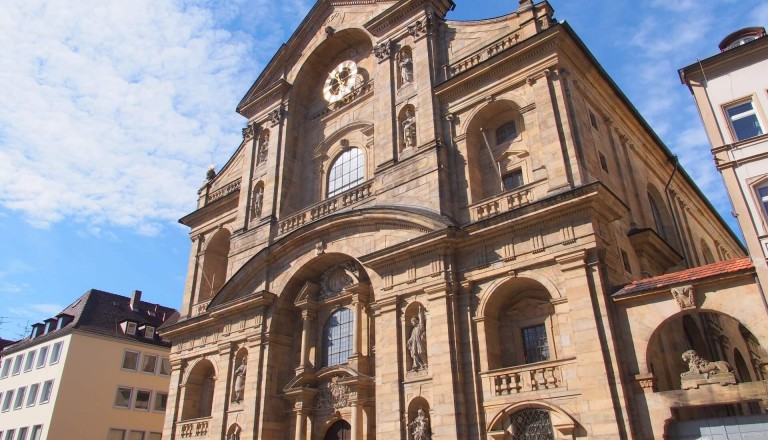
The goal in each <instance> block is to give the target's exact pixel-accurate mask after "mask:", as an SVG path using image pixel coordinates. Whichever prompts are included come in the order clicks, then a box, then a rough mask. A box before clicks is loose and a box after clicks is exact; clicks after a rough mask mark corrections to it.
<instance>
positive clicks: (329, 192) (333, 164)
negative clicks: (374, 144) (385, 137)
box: [325, 146, 368, 199]
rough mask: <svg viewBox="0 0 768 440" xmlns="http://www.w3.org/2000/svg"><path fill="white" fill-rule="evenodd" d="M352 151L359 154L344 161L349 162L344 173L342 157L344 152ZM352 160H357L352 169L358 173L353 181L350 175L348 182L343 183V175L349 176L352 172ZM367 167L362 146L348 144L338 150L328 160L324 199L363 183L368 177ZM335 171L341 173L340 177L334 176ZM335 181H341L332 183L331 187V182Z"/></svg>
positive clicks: (365, 155)
mask: <svg viewBox="0 0 768 440" xmlns="http://www.w3.org/2000/svg"><path fill="white" fill-rule="evenodd" d="M353 151H357V152H358V153H359V154H358V155H357V156H355V157H352V158H350V159H349V160H347V161H346V163H349V164H350V169H349V172H347V173H344V163H345V162H344V161H342V159H343V158H344V155H345V154H348V153H350V154H351V153H352V152H353ZM340 161H341V162H340ZM353 161H355V162H359V163H358V164H357V166H356V168H355V169H354V170H355V171H356V172H357V173H358V175H357V176H356V178H355V180H354V181H353V180H352V179H351V177H350V178H349V182H348V183H346V184H345V183H343V182H344V176H351V175H352V173H353V170H352V168H351V167H352V165H351V164H352V163H353ZM339 168H340V169H341V170H340V171H338V170H339ZM367 168H368V167H367V154H366V151H365V150H364V149H363V148H360V147H355V146H349V147H346V148H343V149H341V151H339V152H338V153H337V154H336V155H335V156H334V158H333V160H331V161H330V162H329V166H328V173H327V174H326V176H325V198H326V199H330V198H333V197H336V196H338V195H339V194H342V193H345V192H347V191H349V190H351V189H352V188H355V187H357V186H359V185H362V184H363V183H365V182H366V180H367V178H368V169H367ZM337 172H338V173H341V174H340V177H338V178H337V177H336V174H337ZM336 181H340V182H341V183H340V184H338V185H336V184H334V186H333V188H332V187H331V186H332V182H336Z"/></svg>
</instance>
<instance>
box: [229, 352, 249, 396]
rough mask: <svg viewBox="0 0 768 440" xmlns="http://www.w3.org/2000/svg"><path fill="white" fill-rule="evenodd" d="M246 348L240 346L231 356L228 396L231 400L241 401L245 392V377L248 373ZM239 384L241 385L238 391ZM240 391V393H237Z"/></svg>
mask: <svg viewBox="0 0 768 440" xmlns="http://www.w3.org/2000/svg"><path fill="white" fill-rule="evenodd" d="M247 368H248V349H247V348H245V347H241V348H240V349H239V350H237V351H236V352H235V354H234V356H233V357H232V383H231V384H230V389H229V391H230V398H229V400H230V401H232V402H241V401H242V400H243V398H244V394H245V378H246V376H247V374H248V370H247ZM240 386H242V387H243V389H242V391H240V392H239V388H240ZM239 393H242V394H239Z"/></svg>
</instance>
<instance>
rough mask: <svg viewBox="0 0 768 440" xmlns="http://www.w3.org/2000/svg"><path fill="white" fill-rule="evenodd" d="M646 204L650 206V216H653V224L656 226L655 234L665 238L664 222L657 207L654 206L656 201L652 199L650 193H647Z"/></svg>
mask: <svg viewBox="0 0 768 440" xmlns="http://www.w3.org/2000/svg"><path fill="white" fill-rule="evenodd" d="M648 202H649V203H650V204H651V215H652V216H653V223H654V225H656V232H657V233H658V234H659V235H660V236H661V237H664V238H666V233H665V231H664V220H663V218H662V217H661V211H659V206H658V205H656V200H655V199H654V198H653V196H652V195H651V193H648Z"/></svg>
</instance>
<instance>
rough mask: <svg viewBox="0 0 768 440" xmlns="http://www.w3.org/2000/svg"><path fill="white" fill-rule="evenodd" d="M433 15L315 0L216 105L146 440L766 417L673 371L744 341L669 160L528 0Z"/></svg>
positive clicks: (394, 5) (533, 432)
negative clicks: (216, 121)
mask: <svg viewBox="0 0 768 440" xmlns="http://www.w3.org/2000/svg"><path fill="white" fill-rule="evenodd" d="M454 6H455V5H454V4H453V3H452V2H451V1H450V0H400V1H394V0H360V1H346V0H319V1H317V2H316V4H315V6H314V7H313V8H312V9H311V11H310V12H309V14H308V16H307V17H306V19H305V20H304V21H303V22H302V23H301V25H300V26H299V28H298V29H297V30H296V32H295V33H294V34H293V36H292V37H291V38H290V40H289V41H288V42H287V43H286V44H285V45H283V47H282V48H281V49H280V50H279V51H278V52H277V54H276V55H275V56H274V58H273V59H272V61H271V62H270V63H269V64H268V65H267V67H266V68H265V69H264V71H263V72H262V73H261V75H260V76H259V78H258V79H257V80H256V82H255V83H254V85H253V86H252V87H251V89H250V90H249V91H248V92H247V94H246V95H245V97H244V98H243V100H242V101H241V102H240V104H239V105H238V108H237V111H238V112H239V113H240V114H242V115H243V116H244V117H246V118H247V119H248V122H247V125H246V127H245V128H244V129H243V141H242V143H241V145H239V147H237V149H236V151H235V153H234V154H233V156H232V157H231V159H230V160H229V161H228V162H227V163H226V164H225V165H224V166H223V167H221V169H220V170H219V171H218V172H215V171H214V170H210V171H209V174H208V179H207V181H206V182H205V184H204V185H203V187H202V188H201V190H200V192H199V198H198V209H197V210H196V211H194V212H192V213H191V214H189V215H187V216H185V217H184V218H183V219H181V222H182V223H183V224H185V225H187V226H189V227H190V230H191V232H190V237H191V239H192V251H191V254H190V259H189V266H188V277H187V283H186V288H185V295H184V300H183V305H182V309H181V312H180V313H181V319H180V320H179V321H178V322H177V323H175V324H173V325H168V326H165V327H164V328H163V329H160V330H161V332H162V334H163V336H164V337H166V338H169V339H170V340H171V341H172V342H173V348H172V352H171V364H172V374H171V389H170V391H169V400H168V413H167V416H166V421H165V427H164V433H163V437H164V438H166V439H184V438H190V439H224V438H226V439H233V440H234V439H241V440H246V439H249V440H250V439H291V440H313V439H355V440H372V439H377V438H378V439H415V440H428V439H457V438H462V439H464V438H466V439H518V438H519V439H522V438H537V439H538V438H540V439H547V438H551V439H572V438H594V439H600V438H602V439H616V438H660V437H661V435H662V433H663V432H664V430H665V429H667V428H666V427H665V426H666V424H667V422H668V421H669V420H686V419H690V418H696V417H697V416H696V412H691V411H687V409H686V408H684V407H679V403H674V402H680V396H678V394H674V393H684V395H685V396H688V395H690V396H693V397H692V399H693V400H690V401H688V402H689V404H692V405H708V407H711V408H710V410H711V411H712V414H714V415H717V414H719V412H718V411H740V410H743V411H748V410H749V411H756V412H759V411H760V410H764V407H765V404H764V402H761V401H760V399H759V398H755V397H754V395H753V394H750V393H751V392H754V390H755V389H756V388H755V389H753V388H749V389H747V388H744V389H742V388H741V387H742V385H743V384H742V383H741V382H743V380H742V381H738V380H735V379H734V380H731V381H730V382H729V384H728V386H727V387H725V388H728V387H730V389H731V390H735V391H733V392H731V393H730V394H729V396H730V397H728V399H730V400H727V399H726V400H723V399H724V398H721V397H719V396H717V395H716V396H714V397H713V395H712V393H707V392H706V391H707V390H708V389H710V388H707V387H710V386H711V384H710V382H712V381H708V379H707V378H703V379H701V378H700V377H699V376H696V377H688V382H684V381H682V379H683V378H682V377H681V376H680V374H681V373H684V372H686V371H688V369H689V364H688V363H686V362H685V361H683V360H682V359H681V355H682V354H683V353H684V352H686V351H687V350H690V349H696V352H697V353H698V354H697V355H698V356H699V358H697V359H701V358H706V359H707V360H711V361H713V365H714V361H716V360H721V361H725V362H730V364H731V365H732V364H734V360H733V359H732V357H733V353H734V349H736V350H741V351H743V352H744V354H743V356H744V357H746V358H748V359H751V358H750V356H751V354H750V353H754V356H757V357H758V358H761V357H762V356H763V354H762V351H761V350H762V348H761V346H760V341H765V338H766V337H767V336H768V335H767V334H766V333H768V330H766V329H765V328H764V327H765V325H764V324H762V325H761V324H760V323H761V322H764V321H762V320H763V319H764V317H765V307H764V304H763V303H762V302H761V301H762V300H761V298H762V297H761V296H760V294H759V291H758V289H757V288H756V286H755V283H754V268H753V267H752V266H751V264H750V263H749V262H748V261H746V260H745V259H743V258H740V257H743V255H744V251H743V249H742V247H741V246H740V245H739V243H738V241H737V240H736V239H735V238H734V236H733V235H732V233H731V232H730V231H729V230H728V228H727V227H726V226H725V225H724V223H723V221H722V220H721V219H720V218H719V217H718V216H717V214H716V213H715V212H714V210H713V209H712V207H711V205H710V204H709V202H707V201H706V199H705V198H704V197H703V195H702V194H701V193H700V192H699V190H698V189H697V188H696V187H695V185H693V183H692V182H691V180H690V178H689V177H688V176H687V174H685V172H684V170H682V169H681V168H680V167H679V165H678V164H677V163H676V161H675V158H674V156H673V155H672V154H671V153H670V152H669V151H668V150H667V148H666V147H665V146H664V145H663V144H662V143H661V141H660V140H659V139H658V138H657V137H656V136H655V134H654V133H653V132H652V130H651V129H650V128H649V127H648V126H647V124H646V123H645V122H644V121H643V120H642V118H641V117H640V116H639V114H638V113H637V111H636V110H635V109H634V107H632V105H631V104H630V103H629V102H628V100H627V99H626V98H625V97H624V95H623V94H622V93H621V91H620V90H618V88H617V87H616V85H615V84H614V83H613V82H612V81H611V80H610V78H609V77H608V76H607V74H606V73H605V72H604V71H603V70H602V68H601V67H600V66H599V64H598V63H597V61H596V60H595V59H594V58H593V57H592V55H591V54H590V53H589V51H588V50H587V49H586V47H585V46H584V45H583V43H582V42H581V41H580V40H579V39H578V37H577V36H576V34H575V33H574V32H573V31H572V30H571V28H570V27H569V26H568V25H567V24H565V23H558V22H557V21H556V20H555V19H554V18H553V11H552V8H551V7H550V5H549V4H548V3H547V2H541V3H537V4H534V3H533V2H531V1H520V4H519V6H518V5H514V6H515V7H516V10H514V11H511V13H510V14H508V15H505V16H503V17H499V18H494V19H488V20H480V21H472V22H458V21H451V20H446V19H445V15H446V13H447V12H448V11H449V10H450V9H451V8H453V7H454ZM702 267H703V268H705V269H701V268H702ZM706 268H709V269H706ZM670 274H671V275H670ZM734 295H738V297H739V301H733V298H734ZM705 315H706V316H705ZM709 315H712V316H709ZM686 316H688V318H689V319H688V320H686V319H684V318H685V317H686ZM692 317H693V318H692ZM710 318H711V319H710ZM713 320H714V321H713ZM718 320H719V321H718ZM689 321H692V323H691V322H689ZM710 321H713V322H715V321H716V322H719V325H720V327H718V329H719V331H720V333H719V334H720V335H725V336H724V337H725V338H726V339H727V338H730V339H729V341H731V342H730V344H731V345H733V347H731V346H728V348H727V349H723V350H720V352H722V353H725V354H722V353H721V354H722V356H719V357H726V359H715V355H713V353H714V352H713V351H712V350H709V347H710V345H711V344H708V343H707V341H708V337H707V335H710V334H711V332H709V331H708V330H707V329H708V328H710V327H712V325H709V327H708V324H707V323H708V322H710ZM713 325H714V324H713ZM745 331H746V332H745ZM750 331H751V332H750ZM697 332H698V333H697ZM721 339H723V338H721ZM734 347H735V348H734ZM750 350H751V351H750ZM720 352H718V353H720ZM726 355H727V356H726ZM728 356H730V357H728ZM754 356H753V357H754ZM703 362H704V363H706V361H703ZM755 365H757V364H755V363H754V362H752V363H750V364H749V365H748V366H747V367H746V368H747V370H745V371H747V372H746V373H745V374H750V375H751V376H750V377H752V379H753V380H754V381H759V380H760V379H761V378H762V376H759V375H760V374H762V373H760V372H759V371H758V370H759V368H758V367H756V366H755ZM715 373H718V374H719V373H722V374H723V375H727V374H731V375H732V373H730V372H729V371H722V372H718V371H717V370H715ZM718 377H719V376H718ZM728 377H729V378H730V377H731V376H728ZM698 379H701V380H699V382H696V386H697V388H695V389H693V388H692V387H693V385H691V384H693V383H694V382H695V381H696V380H698ZM692 381H693V382H692ZM725 382H727V380H725V379H723V380H721V381H720V382H718V385H717V386H718V387H722V386H723V385H721V383H725ZM731 382H732V383H731ZM737 382H738V383H737ZM755 383H759V384H762V383H761V382H755ZM686 384H688V385H690V386H689V389H683V388H684V387H685V386H686ZM702 390H704V391H702ZM664 393H673V394H664ZM691 393H693V394H691ZM696 393H698V394H696ZM694 394H695V396H694ZM675 396H677V397H675ZM750 396H752V397H750ZM708 399H709V400H708ZM683 400H684V399H683ZM691 402H693V403H691ZM748 404H750V405H752V407H749V408H747V407H748ZM676 405H677V406H676ZM685 405H686V404H684V405H683V406H685ZM718 405H719V406H718ZM755 405H757V406H755ZM718 408H719V409H718ZM739 408H741V409H739Z"/></svg>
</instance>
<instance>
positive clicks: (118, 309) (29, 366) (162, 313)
mask: <svg viewBox="0 0 768 440" xmlns="http://www.w3.org/2000/svg"><path fill="white" fill-rule="evenodd" d="M177 318H178V312H177V311H176V310H174V309H172V308H168V307H164V306H161V305H157V304H152V303H148V302H145V301H141V292H139V291H135V292H134V293H133V294H132V296H131V297H124V296H120V295H115V294H113V293H108V292H103V291H100V290H95V289H93V290H90V291H88V292H86V293H85V294H84V295H83V296H81V297H80V298H78V299H77V300H76V301H75V302H74V303H72V304H71V305H70V306H68V307H67V308H65V309H64V310H62V312H61V313H59V314H58V315H56V316H54V317H52V318H50V319H46V320H45V321H44V322H42V323H38V324H34V325H33V326H32V332H31V334H30V336H29V337H28V338H26V339H23V340H21V341H19V342H17V343H15V344H13V345H11V346H9V347H7V348H6V349H5V350H4V351H3V358H2V359H3V360H2V365H0V439H3V440H41V439H43V440H44V439H47V440H71V439H82V440H104V439H108V440H159V439H160V438H161V433H162V425H163V418H164V416H165V409H166V405H167V399H168V379H169V376H170V362H169V357H168V355H169V351H170V343H169V342H168V341H166V340H164V339H162V338H161V337H160V336H159V335H158V334H157V332H156V330H157V328H158V327H159V326H160V325H162V324H163V323H166V322H169V320H171V321H173V320H175V319H177Z"/></svg>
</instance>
